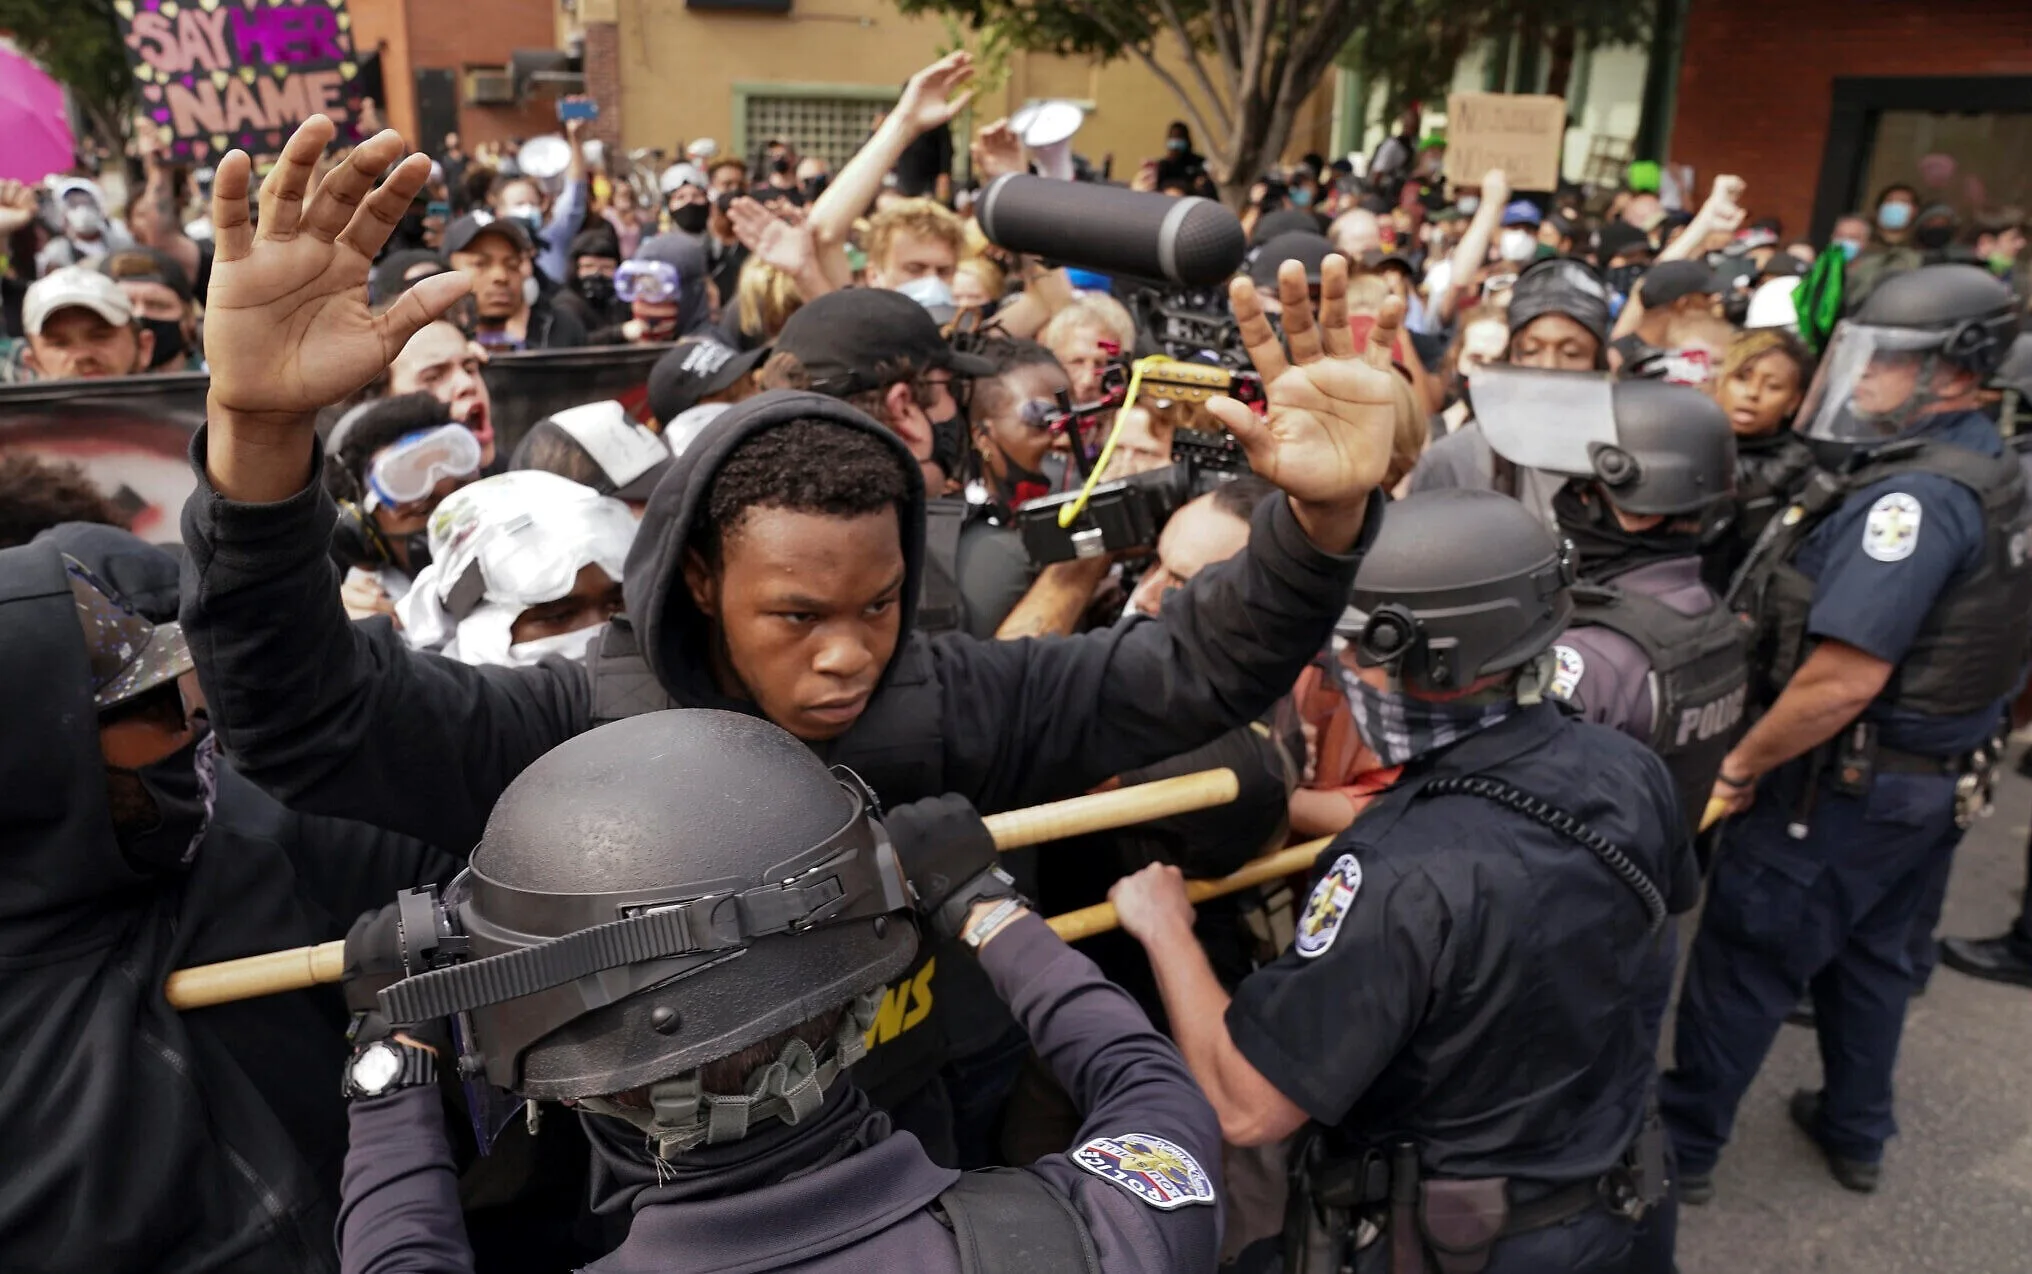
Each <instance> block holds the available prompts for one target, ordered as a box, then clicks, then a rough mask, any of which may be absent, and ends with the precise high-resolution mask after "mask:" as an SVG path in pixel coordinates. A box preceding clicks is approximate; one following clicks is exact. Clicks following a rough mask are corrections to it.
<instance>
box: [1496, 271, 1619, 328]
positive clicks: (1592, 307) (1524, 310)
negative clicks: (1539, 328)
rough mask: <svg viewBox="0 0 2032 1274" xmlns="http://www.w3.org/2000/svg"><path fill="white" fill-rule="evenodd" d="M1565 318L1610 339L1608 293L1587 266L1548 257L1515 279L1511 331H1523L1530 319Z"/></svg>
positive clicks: (1510, 312)
mask: <svg viewBox="0 0 2032 1274" xmlns="http://www.w3.org/2000/svg"><path fill="white" fill-rule="evenodd" d="M1546 314H1564V315H1565V316H1566V317H1568V318H1570V319H1572V320H1573V321H1574V322H1576V323H1578V324H1580V325H1581V326H1582V327H1584V328H1586V329H1587V330H1588V331H1589V332H1592V333H1593V334H1594V337H1595V339H1596V340H1598V341H1604V342H1606V341H1607V340H1608V339H1609V289H1608V285H1607V284H1605V283H1603V282H1602V276H1601V275H1599V274H1597V273H1595V271H1594V269H1593V268H1592V267H1591V266H1589V265H1588V264H1587V263H1586V262H1583V261H1576V260H1574V259H1573V258H1572V257H1547V258H1546V259H1545V260H1543V261H1538V262H1534V263H1533V264H1531V265H1530V266H1528V267H1526V268H1525V270H1524V272H1523V273H1522V274H1519V275H1518V276H1517V283H1516V286H1514V287H1512V288H1511V289H1510V311H1509V315H1510V330H1511V331H1512V332H1517V331H1521V330H1523V328H1524V327H1525V325H1526V324H1528V323H1530V322H1531V321H1532V320H1533V319H1536V318H1539V317H1541V316H1543V315H1546Z"/></svg>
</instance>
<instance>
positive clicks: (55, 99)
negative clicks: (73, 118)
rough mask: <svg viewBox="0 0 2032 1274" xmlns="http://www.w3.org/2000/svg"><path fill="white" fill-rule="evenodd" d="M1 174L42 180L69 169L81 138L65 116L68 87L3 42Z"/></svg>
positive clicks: (0, 69)
mask: <svg viewBox="0 0 2032 1274" xmlns="http://www.w3.org/2000/svg"><path fill="white" fill-rule="evenodd" d="M0 137H5V138H6V139H7V144H6V145H5V146H0V178H9V177H11V178H13V179H14V180H16V181H41V180H42V179H43V178H44V177H47V176H49V175H50V174H51V173H60V172H67V171H69V169H70V167H71V165H72V163H73V162H75V156H74V154H73V152H74V151H75V149H76V143H75V142H73V141H72V140H71V126H70V120H69V119H68V118H67V117H66V116H65V115H64V96H63V86H62V85H60V84H58V83H57V82H56V81H55V80H53V79H51V78H49V76H48V75H47V74H45V73H44V72H43V69H42V68H41V67H39V66H37V65H36V64H35V63H33V62H31V61H29V60H28V59H27V58H26V57H24V56H22V55H21V54H19V53H16V52H15V51H14V50H13V49H10V48H7V47H6V46H4V45H0Z"/></svg>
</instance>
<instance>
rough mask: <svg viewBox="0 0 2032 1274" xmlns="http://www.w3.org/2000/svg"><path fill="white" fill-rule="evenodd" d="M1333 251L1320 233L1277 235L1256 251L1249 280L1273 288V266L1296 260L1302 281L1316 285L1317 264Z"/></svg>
mask: <svg viewBox="0 0 2032 1274" xmlns="http://www.w3.org/2000/svg"><path fill="white" fill-rule="evenodd" d="M1334 251H1336V249H1335V248H1334V246H1333V242H1332V240H1330V239H1328V238H1327V237H1326V236H1325V235H1323V234H1315V233H1312V232H1309V231H1305V230H1293V231H1290V232H1288V233H1286V234H1280V235H1278V236H1277V237H1276V238H1274V239H1272V240H1270V241H1269V242H1268V243H1266V244H1264V245H1263V246H1262V247H1260V248H1258V249H1256V255H1255V259H1254V260H1252V261H1251V262H1250V263H1249V278H1250V279H1251V280H1252V281H1253V282H1254V283H1255V284H1256V285H1257V286H1258V287H1266V288H1274V287H1276V286H1277V267H1278V266H1280V265H1282V264H1284V263H1285V262H1286V261H1296V262H1298V263H1299V264H1300V265H1302V266H1304V267H1305V281H1306V282H1307V283H1313V284H1317V283H1318V282H1319V266H1320V262H1322V261H1324V260H1326V258H1327V255H1328V254H1329V253H1332V252H1334Z"/></svg>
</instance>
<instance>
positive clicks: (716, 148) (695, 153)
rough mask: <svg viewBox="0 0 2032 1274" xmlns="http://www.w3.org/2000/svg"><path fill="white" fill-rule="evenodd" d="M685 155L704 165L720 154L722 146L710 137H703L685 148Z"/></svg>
mask: <svg viewBox="0 0 2032 1274" xmlns="http://www.w3.org/2000/svg"><path fill="white" fill-rule="evenodd" d="M684 153H685V154H687V155H689V156H691V158H692V160H693V161H694V162H696V163H701V164H703V163H704V162H706V161H707V160H708V159H711V158H712V157H713V156H714V155H717V154H719V153H720V144H719V143H718V142H716V141H714V140H713V139H712V138H710V137H701V138H699V139H698V140H697V141H695V142H693V143H692V144H691V145H689V146H687V147H685V148H684Z"/></svg>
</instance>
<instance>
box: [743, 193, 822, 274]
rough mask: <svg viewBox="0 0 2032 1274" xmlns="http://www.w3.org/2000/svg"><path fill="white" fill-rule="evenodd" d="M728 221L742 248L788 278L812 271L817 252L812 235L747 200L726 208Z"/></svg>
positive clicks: (744, 199) (744, 198)
mask: <svg viewBox="0 0 2032 1274" xmlns="http://www.w3.org/2000/svg"><path fill="white" fill-rule="evenodd" d="M727 220H729V221H731V222H733V223H734V237H735V238H737V239H739V240H740V241H741V246H742V247H744V248H746V249H748V251H750V252H752V253H754V254H755V255H756V256H757V257H759V258H761V261H762V264H764V265H769V266H774V267H776V268H777V269H779V270H781V271H783V272H784V273H785V274H788V275H790V276H792V277H793V278H794V277H796V276H797V274H798V273H800V272H801V271H804V270H807V269H810V268H811V263H812V261H813V260H814V259H815V258H816V256H817V250H816V249H815V248H814V247H813V245H812V241H811V231H810V230H808V229H803V228H802V227H798V226H793V225H791V224H790V223H789V222H788V221H785V220H784V219H783V218H781V217H779V216H777V215H776V214H775V213H773V212H771V211H769V210H768V209H767V208H764V207H763V206H762V205H761V204H759V203H756V202H755V201H754V200H753V199H750V198H748V197H747V196H745V195H744V196H742V197H741V198H739V199H736V200H734V201H733V202H732V203H730V204H728V205H727Z"/></svg>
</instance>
